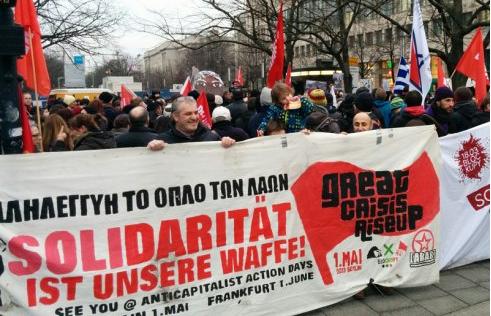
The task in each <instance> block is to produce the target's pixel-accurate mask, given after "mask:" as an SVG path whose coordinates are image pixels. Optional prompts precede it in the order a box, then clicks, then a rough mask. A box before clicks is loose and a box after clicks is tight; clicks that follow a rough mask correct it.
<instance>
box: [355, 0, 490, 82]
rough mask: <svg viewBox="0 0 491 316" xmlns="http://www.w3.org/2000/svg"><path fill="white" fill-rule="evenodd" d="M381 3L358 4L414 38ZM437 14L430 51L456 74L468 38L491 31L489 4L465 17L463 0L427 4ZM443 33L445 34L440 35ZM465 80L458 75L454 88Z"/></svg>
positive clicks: (478, 0)
mask: <svg viewBox="0 0 491 316" xmlns="http://www.w3.org/2000/svg"><path fill="white" fill-rule="evenodd" d="M378 1H379V0H374V1H366V0H363V1H362V0H355V1H352V2H356V3H357V4H359V5H361V6H363V7H365V8H367V9H369V10H372V11H373V12H375V13H376V14H377V15H379V16H380V17H382V18H384V19H386V20H387V21H389V22H390V23H392V24H393V25H394V26H395V27H397V28H398V29H399V30H400V31H401V32H403V33H406V34H410V32H411V30H410V29H409V28H407V27H406V26H405V25H403V24H401V23H400V21H397V20H395V19H394V18H393V17H392V16H391V15H390V14H387V13H386V12H383V11H382V10H380V8H381V5H380V3H379V2H378ZM427 2H428V3H429V4H430V5H431V9H432V10H433V12H432V14H431V20H432V21H433V23H435V25H436V27H435V28H433V29H431V32H433V33H435V34H434V35H435V36H433V37H432V36H431V33H430V36H429V37H430V38H432V41H433V42H434V43H438V44H440V45H435V46H433V47H431V48H430V52H432V53H435V54H436V55H438V57H440V58H441V59H442V60H443V61H444V62H445V63H446V64H447V69H448V71H449V72H450V73H452V72H453V71H454V70H455V66H456V65H457V63H458V61H459V59H460V57H461V56H462V54H463V52H464V37H465V36H466V35H468V34H470V33H472V32H473V31H474V30H475V29H477V28H478V27H489V14H488V15H486V14H485V13H486V12H489V1H483V0H475V1H474V3H476V4H477V6H475V8H474V9H473V10H472V11H470V12H466V13H464V7H463V1H462V0H453V1H445V0H427ZM440 32H441V33H440ZM488 45H489V30H488V34H487V35H486V36H485V38H484V47H487V46H488ZM464 82H465V81H464V77H462V76H460V75H457V76H455V77H454V78H453V84H454V86H456V87H457V86H460V85H462V84H463V83H464Z"/></svg>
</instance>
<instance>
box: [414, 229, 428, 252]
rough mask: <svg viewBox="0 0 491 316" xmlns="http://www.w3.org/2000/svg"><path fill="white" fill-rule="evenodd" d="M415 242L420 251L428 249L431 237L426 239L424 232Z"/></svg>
mask: <svg viewBox="0 0 491 316" xmlns="http://www.w3.org/2000/svg"><path fill="white" fill-rule="evenodd" d="M416 242H417V243H418V244H419V247H420V251H429V250H430V249H429V243H430V242H431V237H430V238H429V239H426V234H425V233H423V238H421V239H420V240H416Z"/></svg>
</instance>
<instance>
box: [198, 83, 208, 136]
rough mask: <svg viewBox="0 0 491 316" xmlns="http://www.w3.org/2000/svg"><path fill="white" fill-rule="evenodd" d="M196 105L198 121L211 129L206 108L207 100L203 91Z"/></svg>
mask: <svg viewBox="0 0 491 316" xmlns="http://www.w3.org/2000/svg"><path fill="white" fill-rule="evenodd" d="M196 102H197V103H198V115H199V120H200V121H201V122H202V123H203V124H204V125H205V126H206V127H208V128H211V115H210V108H209V106H208V100H207V99H206V92H205V89H202V90H201V92H200V94H199V98H198V100H196Z"/></svg>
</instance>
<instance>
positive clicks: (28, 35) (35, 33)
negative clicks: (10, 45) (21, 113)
mask: <svg viewBox="0 0 491 316" xmlns="http://www.w3.org/2000/svg"><path fill="white" fill-rule="evenodd" d="M15 22H16V23H17V24H20V25H21V26H23V27H24V34H25V41H26V54H25V55H24V56H23V57H22V58H19V59H17V73H18V74H19V75H21V76H22V77H23V78H24V80H25V83H26V85H27V86H28V87H29V88H31V89H33V90H35V91H36V90H37V93H38V94H40V95H43V96H48V95H49V92H50V91H51V81H50V79H49V74H48V68H47V67H46V60H45V59H44V53H43V47H42V45H41V30H40V28H39V23H38V20H37V16H36V9H35V8H34V4H33V2H32V0H17V4H16V5H15ZM33 60H34V61H33Z"/></svg>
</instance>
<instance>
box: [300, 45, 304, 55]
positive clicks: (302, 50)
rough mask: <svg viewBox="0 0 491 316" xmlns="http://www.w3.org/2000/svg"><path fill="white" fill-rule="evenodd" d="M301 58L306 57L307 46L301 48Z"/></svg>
mask: <svg viewBox="0 0 491 316" xmlns="http://www.w3.org/2000/svg"><path fill="white" fill-rule="evenodd" d="M300 57H305V46H300Z"/></svg>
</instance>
